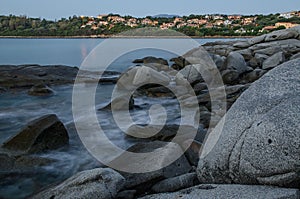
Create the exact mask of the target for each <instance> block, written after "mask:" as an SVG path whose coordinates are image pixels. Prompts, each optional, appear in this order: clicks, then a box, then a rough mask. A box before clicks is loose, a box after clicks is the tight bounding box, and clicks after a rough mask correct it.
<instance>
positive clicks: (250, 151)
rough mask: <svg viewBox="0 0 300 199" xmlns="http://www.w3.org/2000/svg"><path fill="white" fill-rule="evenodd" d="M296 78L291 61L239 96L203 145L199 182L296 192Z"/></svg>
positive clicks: (299, 138) (299, 65) (299, 110)
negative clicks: (254, 186)
mask: <svg viewBox="0 0 300 199" xmlns="http://www.w3.org/2000/svg"><path fill="white" fill-rule="evenodd" d="M299 77H300V59H296V60H293V61H289V62H286V63H284V64H282V65H280V66H277V67H276V68H275V69H273V70H272V71H270V72H268V73H267V74H265V75H264V76H263V77H262V78H261V79H259V80H257V81H256V82H255V83H253V84H252V85H251V86H250V88H249V89H248V90H247V91H245V92H244V93H243V94H242V95H241V97H240V98H239V99H238V100H237V101H236V102H235V103H234V104H233V106H232V107H231V109H230V110H229V111H228V113H227V115H226V117H224V118H223V119H222V120H223V121H225V125H224V126H222V125H221V124H222V123H219V124H218V125H217V126H216V128H215V129H214V131H213V132H212V133H211V134H210V136H208V138H207V140H206V142H205V145H204V147H203V149H202V153H201V156H200V161H199V164H198V168H197V172H198V178H199V180H200V182H202V183H239V184H267V185H277V186H284V187H300V172H299V171H300V167H299V165H300V155H299V154H300V148H299V143H300V134H299V129H300V126H299V121H300V104H299V101H300V90H299V87H300V82H299ZM218 134H220V137H219V139H218V140H216V139H217V138H218V136H217V135H218Z"/></svg>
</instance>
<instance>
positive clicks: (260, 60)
mask: <svg viewBox="0 0 300 199" xmlns="http://www.w3.org/2000/svg"><path fill="white" fill-rule="evenodd" d="M254 58H255V59H256V61H257V63H258V65H259V66H262V64H263V62H264V61H265V60H266V59H268V58H269V56H268V55H265V54H259V53H256V54H255V56H254Z"/></svg>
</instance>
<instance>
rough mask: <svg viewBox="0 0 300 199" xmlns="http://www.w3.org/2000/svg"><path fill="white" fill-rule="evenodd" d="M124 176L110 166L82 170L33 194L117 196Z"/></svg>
mask: <svg viewBox="0 0 300 199" xmlns="http://www.w3.org/2000/svg"><path fill="white" fill-rule="evenodd" d="M123 185H124V177H122V176H121V175H120V174H119V173H117V172H116V171H114V170H112V169H109V168H98V169H93V170H87V171H82V172H80V173H77V174H75V175H74V176H72V177H70V178H69V179H67V180H66V181H64V182H62V183H61V184H59V185H57V186H55V187H52V188H50V189H47V190H45V191H43V192H40V193H38V194H37V195H35V196H33V197H32V199H35V198H36V199H40V198H80V199H85V198H86V199H89V198H98V199H109V198H115V196H116V195H117V193H118V191H120V190H121V189H122V188H123Z"/></svg>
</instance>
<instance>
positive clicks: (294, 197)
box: [140, 184, 299, 199]
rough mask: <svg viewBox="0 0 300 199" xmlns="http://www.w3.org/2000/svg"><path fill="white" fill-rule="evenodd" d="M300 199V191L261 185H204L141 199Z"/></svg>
mask: <svg viewBox="0 0 300 199" xmlns="http://www.w3.org/2000/svg"><path fill="white" fill-rule="evenodd" d="M173 198H180V199H194V198H197V199H215V198H230V199H240V198H243V199H253V198H256V199H281V198H289V199H298V198H299V190H297V189H286V188H277V187H269V186H259V185H229V184H224V185H220V184H202V185H198V186H195V187H191V188H188V189H183V190H180V191H178V192H174V193H161V194H154V195H148V196H145V197H142V198H140V199H173Z"/></svg>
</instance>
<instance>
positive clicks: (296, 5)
mask: <svg viewBox="0 0 300 199" xmlns="http://www.w3.org/2000/svg"><path fill="white" fill-rule="evenodd" d="M0 1H1V3H0V15H8V14H14V15H27V16H30V17H41V18H46V19H60V18H61V17H69V16H73V15H88V16H96V15H98V14H108V13H118V14H121V15H132V16H135V17H144V16H148V15H150V16H152V15H156V14H177V15H190V14H216V13H221V14H269V13H281V12H287V11H293V10H300V1H299V0H285V1H283V0H252V1H249V0H230V1H225V0H214V1H208V0H206V1H203V0H147V1H146V0H49V1H47V0H0Z"/></svg>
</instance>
